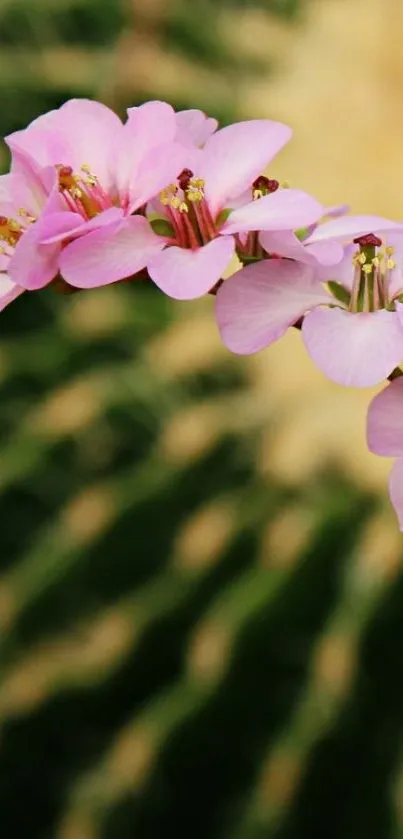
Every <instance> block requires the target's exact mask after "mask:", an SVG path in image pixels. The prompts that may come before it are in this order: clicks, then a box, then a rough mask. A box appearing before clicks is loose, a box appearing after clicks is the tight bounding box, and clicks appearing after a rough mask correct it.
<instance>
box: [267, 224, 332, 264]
mask: <svg viewBox="0 0 403 839" xmlns="http://www.w3.org/2000/svg"><path fill="white" fill-rule="evenodd" d="M259 241H260V243H261V245H262V246H263V247H264V249H265V251H267V253H275V254H278V255H279V256H284V257H287V258H288V259H295V260H297V261H298V262H306V263H307V264H310V265H316V264H317V263H318V262H319V263H320V264H321V265H334V264H335V263H337V262H340V260H341V259H342V258H343V254H344V251H343V247H342V245H340V244H339V243H338V242H318V243H317V244H313V245H305V244H303V243H302V242H301V241H300V240H299V239H298V237H297V236H296V235H295V233H293V232H292V230H280V231H278V230H276V231H271V230H263V231H262V232H261V233H260V234H259Z"/></svg>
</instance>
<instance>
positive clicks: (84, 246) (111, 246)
mask: <svg viewBox="0 0 403 839" xmlns="http://www.w3.org/2000/svg"><path fill="white" fill-rule="evenodd" d="M163 246H164V240H163V239H162V238H161V236H156V234H155V233H154V232H153V230H152V229H151V227H150V225H149V223H148V221H147V220H146V219H145V218H144V217H143V216H129V217H128V218H125V219H123V220H122V221H117V222H114V223H113V224H110V225H108V226H107V227H103V228H99V229H98V230H94V231H93V232H92V233H89V234H88V235H87V236H81V237H80V238H79V239H76V240H75V241H74V242H71V244H69V245H67V246H66V247H65V248H64V250H63V251H62V253H61V255H60V262H59V267H60V273H61V274H62V276H63V277H64V279H65V280H66V282H68V283H70V285H72V286H75V287H76V288H95V287H96V286H103V285H108V284H109V283H114V282H117V281H118V280H123V279H125V277H131V276H132V275H133V274H136V272H137V271H140V270H141V269H142V268H144V267H145V265H146V264H147V261H148V260H149V259H150V257H151V256H153V255H154V254H155V253H156V252H157V251H158V250H160V249H161V248H162V247H163Z"/></svg>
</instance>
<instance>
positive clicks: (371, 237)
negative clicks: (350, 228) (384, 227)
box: [353, 233, 382, 248]
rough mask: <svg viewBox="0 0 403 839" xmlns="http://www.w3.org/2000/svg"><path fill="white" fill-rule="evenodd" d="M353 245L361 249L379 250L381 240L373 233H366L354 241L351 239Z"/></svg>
mask: <svg viewBox="0 0 403 839" xmlns="http://www.w3.org/2000/svg"><path fill="white" fill-rule="evenodd" d="M353 242H354V244H355V245H361V247H362V248H371V247H372V248H380V247H381V245H382V239H379V237H378V236H375V234H374V233H367V234H366V235H365V236H357V238H356V239H353Z"/></svg>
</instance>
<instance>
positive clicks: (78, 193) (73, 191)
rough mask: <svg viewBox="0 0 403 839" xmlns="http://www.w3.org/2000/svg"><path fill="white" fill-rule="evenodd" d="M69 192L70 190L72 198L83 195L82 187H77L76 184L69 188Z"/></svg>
mask: <svg viewBox="0 0 403 839" xmlns="http://www.w3.org/2000/svg"><path fill="white" fill-rule="evenodd" d="M69 192H70V195H72V196H73V198H82V197H83V191H82V189H79V188H78V187H77V186H74V187H73V189H70V190H69Z"/></svg>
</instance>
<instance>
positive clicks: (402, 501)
mask: <svg viewBox="0 0 403 839" xmlns="http://www.w3.org/2000/svg"><path fill="white" fill-rule="evenodd" d="M389 495H390V500H391V502H392V504H393V506H394V508H395V511H396V515H397V518H398V522H399V528H400V530H402V531H403V458H398V460H396V462H395V463H394V464H393V466H392V471H391V473H390V476H389Z"/></svg>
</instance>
